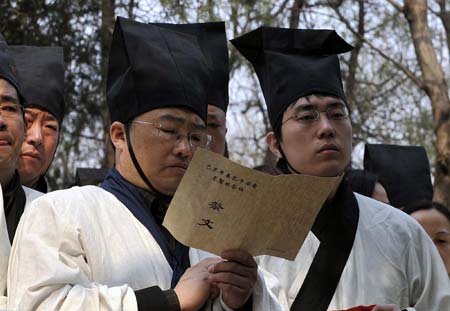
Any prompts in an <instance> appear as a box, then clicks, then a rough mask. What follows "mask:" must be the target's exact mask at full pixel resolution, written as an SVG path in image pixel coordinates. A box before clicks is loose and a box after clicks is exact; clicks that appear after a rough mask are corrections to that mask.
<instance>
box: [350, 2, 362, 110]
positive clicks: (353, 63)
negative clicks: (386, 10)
mask: <svg viewBox="0 0 450 311" xmlns="http://www.w3.org/2000/svg"><path fill="white" fill-rule="evenodd" d="M358 5H359V13H358V34H359V36H357V37H356V42H355V43H354V49H353V50H352V51H351V54H350V61H349V65H348V75H347V79H345V94H346V96H347V101H348V103H349V104H350V105H353V104H355V89H356V71H357V69H358V56H359V53H360V51H361V47H362V45H363V41H362V39H361V38H364V35H365V27H364V26H365V21H364V18H365V8H364V0H359V1H358Z"/></svg>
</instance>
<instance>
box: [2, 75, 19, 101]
mask: <svg viewBox="0 0 450 311" xmlns="http://www.w3.org/2000/svg"><path fill="white" fill-rule="evenodd" d="M0 95H8V96H14V97H15V98H17V99H18V98H19V97H18V95H17V90H16V88H15V87H14V86H13V85H12V84H11V83H9V82H8V81H7V80H5V79H2V78H0Z"/></svg>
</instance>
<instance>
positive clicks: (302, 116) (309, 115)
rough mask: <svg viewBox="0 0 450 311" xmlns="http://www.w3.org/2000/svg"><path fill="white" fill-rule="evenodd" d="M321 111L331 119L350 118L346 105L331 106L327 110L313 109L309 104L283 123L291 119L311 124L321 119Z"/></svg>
mask: <svg viewBox="0 0 450 311" xmlns="http://www.w3.org/2000/svg"><path fill="white" fill-rule="evenodd" d="M321 112H325V113H326V115H327V118H328V119H329V120H343V119H347V118H348V110H347V107H345V106H330V107H327V108H326V109H325V110H318V109H315V108H314V109H311V108H310V106H307V107H305V109H302V110H300V111H297V112H296V113H295V114H293V115H292V116H290V117H289V118H287V119H286V120H284V121H283V122H282V123H281V124H284V123H286V122H287V121H289V120H294V121H296V122H298V123H301V124H311V123H314V122H316V121H317V120H319V119H320V113H321Z"/></svg>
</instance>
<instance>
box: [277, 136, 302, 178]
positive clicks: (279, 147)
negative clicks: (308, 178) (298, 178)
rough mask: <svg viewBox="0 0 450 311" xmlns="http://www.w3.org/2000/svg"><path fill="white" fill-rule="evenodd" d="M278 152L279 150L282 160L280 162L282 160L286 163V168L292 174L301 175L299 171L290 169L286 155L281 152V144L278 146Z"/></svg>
mask: <svg viewBox="0 0 450 311" xmlns="http://www.w3.org/2000/svg"><path fill="white" fill-rule="evenodd" d="M278 150H280V153H281V156H282V158H281V159H280V160H284V162H285V163H286V165H287V167H288V168H289V169H290V170H291V171H292V172H294V173H296V174H301V173H300V172H299V171H297V170H296V169H295V168H293V167H292V165H291V164H290V163H289V161H288V159H287V157H286V154H285V153H284V151H283V147H281V143H280V144H279V145H278Z"/></svg>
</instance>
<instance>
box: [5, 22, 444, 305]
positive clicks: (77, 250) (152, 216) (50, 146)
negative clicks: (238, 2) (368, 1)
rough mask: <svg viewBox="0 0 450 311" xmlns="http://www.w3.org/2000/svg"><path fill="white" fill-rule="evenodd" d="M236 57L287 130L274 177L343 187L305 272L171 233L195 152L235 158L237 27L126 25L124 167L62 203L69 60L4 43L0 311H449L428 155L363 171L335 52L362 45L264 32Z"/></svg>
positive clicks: (402, 153) (115, 139) (412, 153)
mask: <svg viewBox="0 0 450 311" xmlns="http://www.w3.org/2000/svg"><path fill="white" fill-rule="evenodd" d="M231 44H232V45H233V46H234V47H235V48H236V49H237V50H238V51H239V52H240V54H241V55H242V56H243V57H244V58H245V59H247V60H248V61H249V62H250V64H251V65H252V67H253V68H254V70H255V73H256V75H257V77H258V79H259V82H260V86H261V90H262V94H263V96H264V99H265V103H266V105H267V111H268V115H269V120H270V124H271V127H272V130H271V131H270V132H268V133H267V143H268V147H269V149H270V151H271V152H272V153H273V155H274V156H275V157H276V158H277V164H276V166H275V167H268V166H264V167H259V168H258V169H259V170H262V171H265V172H267V173H270V174H276V175H280V174H307V175H312V176H320V177H335V176H341V175H343V176H344V178H342V180H341V182H340V184H339V187H338V188H337V189H336V191H334V192H333V193H332V195H331V196H330V197H329V198H328V199H327V200H326V203H325V204H324V205H323V206H322V208H321V210H320V212H319V214H318V216H317V217H316V219H315V221H314V224H313V226H312V228H311V230H310V232H309V234H308V236H307V238H306V240H305V242H304V243H303V245H302V247H301V249H300V251H299V253H298V254H297V256H296V258H295V260H294V261H289V260H285V259H282V258H277V257H272V256H258V257H252V255H251V254H249V253H248V252H247V251H246V250H244V249H229V250H224V251H223V252H222V253H221V255H220V257H218V256H215V255H212V254H209V253H207V252H205V251H202V250H199V249H195V248H190V247H188V246H186V245H183V244H182V243H180V242H179V241H177V240H176V239H175V238H174V237H173V236H172V235H171V233H170V232H169V231H168V230H167V229H166V228H165V227H164V226H163V225H162V223H163V219H164V216H165V213H166V211H167V208H168V206H169V204H170V201H171V199H172V197H173V195H174V193H175V192H176V190H177V187H178V185H179V183H180V181H181V179H182V177H183V175H184V173H185V171H186V169H187V168H188V166H189V163H190V161H191V159H192V157H193V154H194V152H195V150H196V149H197V148H207V149H210V150H211V151H213V152H216V153H219V154H222V155H226V154H227V152H228V151H227V148H226V140H225V136H226V132H227V127H226V113H227V107H228V103H229V96H228V82H229V67H228V66H229V63H228V41H227V38H226V31H225V23H224V22H210V23H198V24H163V23H148V24H146V23H141V22H137V21H133V20H129V19H126V18H121V17H118V18H117V20H116V23H115V28H114V32H113V36H112V43H111V47H110V52H109V63H108V74H107V81H106V97H107V103H108V107H109V111H110V117H111V125H110V138H111V142H112V144H113V146H114V152H115V165H114V167H112V168H111V169H110V170H109V171H108V172H107V174H106V176H105V177H104V180H103V181H102V183H101V184H100V185H99V186H97V185H87V186H82V187H72V188H69V189H64V190H58V191H53V192H49V193H46V192H47V185H46V181H45V175H46V172H47V171H48V169H49V167H50V165H51V162H52V160H53V158H54V155H55V152H56V149H57V145H58V142H59V138H60V131H61V127H62V126H64V123H63V117H64V57H63V50H62V48H61V47H34V46H9V45H8V44H7V43H6V41H5V40H4V39H3V37H1V35H0V185H1V188H0V189H1V191H0V194H1V196H0V203H1V204H2V205H3V209H2V212H1V213H0V216H1V217H0V218H1V219H0V228H1V229H0V230H1V231H0V240H1V242H0V291H1V292H0V294H1V295H2V297H1V299H0V309H11V310H255V311H256V310H258V311H260V310H296V311H304V310H307V311H316V310H317V311H322V310H350V309H351V310H372V311H400V310H409V311H412V310H415V311H448V310H450V278H449V275H450V212H449V210H448V207H446V206H443V205H441V204H438V203H436V202H432V184H431V177H430V176H431V175H430V169H429V164H428V159H427V158H426V153H425V158H424V157H423V155H424V150H423V148H421V147H408V148H406V147H405V148H406V149H405V148H404V146H389V145H382V146H376V145H373V146H371V145H367V148H366V156H365V157H366V158H365V161H364V162H365V163H364V165H365V167H364V170H360V171H357V170H352V169H350V168H349V164H350V163H351V154H352V124H351V120H350V114H351V113H350V109H349V108H350V107H349V105H348V103H347V100H346V96H345V92H344V89H343V85H342V79H341V71H340V64H339V57H338V56H339V55H340V54H343V53H347V52H349V51H351V50H352V46H351V45H350V44H348V43H347V42H346V41H345V40H344V39H343V38H341V37H340V36H339V35H338V34H337V33H336V32H335V31H333V30H310V29H286V28H275V27H266V26H262V27H259V28H257V29H255V30H253V31H250V32H248V33H246V34H243V35H242V36H240V37H237V38H234V39H232V40H231ZM378 148H382V149H381V150H380V149H378ZM377 150H378V151H379V153H377ZM387 150H388V151H389V150H390V151H389V152H388V151H387ZM387 155H390V156H391V158H386V156H387ZM399 161H400V163H401V165H397V164H398V163H399ZM396 163H397V164H396ZM408 163H410V164H408ZM405 176H406V177H405ZM449 191H450V189H449ZM299 193H301V191H299ZM292 195H298V194H296V193H293V194H292ZM402 210H403V211H402ZM408 214H409V215H408ZM180 217H182V215H180Z"/></svg>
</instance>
